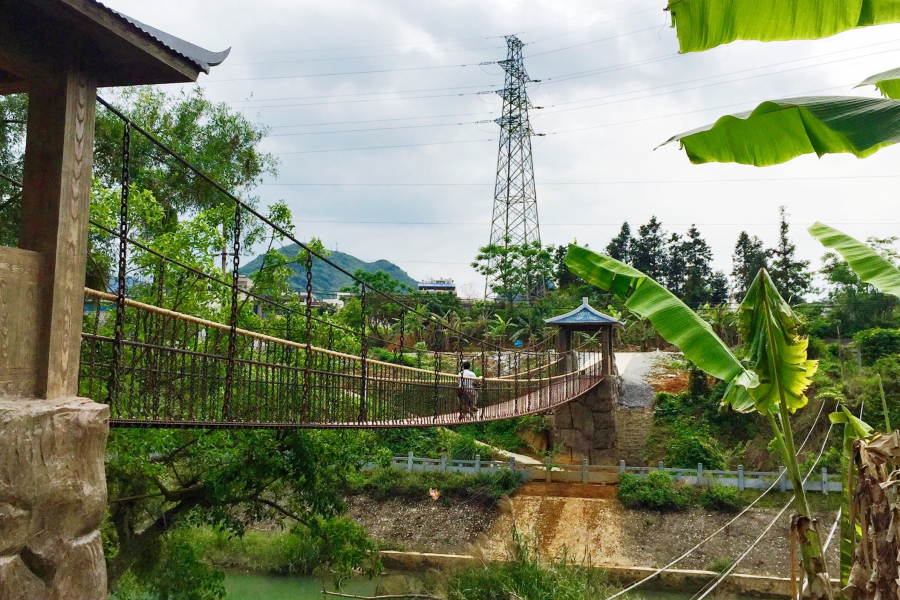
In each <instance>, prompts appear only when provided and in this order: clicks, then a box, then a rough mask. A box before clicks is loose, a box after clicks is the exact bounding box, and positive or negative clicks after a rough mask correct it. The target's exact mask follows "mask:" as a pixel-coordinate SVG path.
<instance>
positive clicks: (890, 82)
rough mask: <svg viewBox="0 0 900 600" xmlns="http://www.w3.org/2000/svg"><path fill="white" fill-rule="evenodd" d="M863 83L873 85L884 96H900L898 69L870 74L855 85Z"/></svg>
mask: <svg viewBox="0 0 900 600" xmlns="http://www.w3.org/2000/svg"><path fill="white" fill-rule="evenodd" d="M864 85H874V86H875V87H876V88H878V91H879V92H881V95H882V96H884V97H885V98H894V99H897V98H900V69H891V70H890V71H884V72H883V73H877V74H875V75H872V76H871V77H869V78H867V79H866V80H865V81H863V82H862V83H860V84H859V85H858V86H856V87H862V86H864Z"/></svg>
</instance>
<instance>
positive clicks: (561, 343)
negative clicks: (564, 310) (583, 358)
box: [556, 327, 577, 373]
mask: <svg viewBox="0 0 900 600" xmlns="http://www.w3.org/2000/svg"><path fill="white" fill-rule="evenodd" d="M574 338H575V332H574V331H572V330H571V329H569V328H568V327H560V328H559V332H558V333H557V337H556V351H557V352H559V353H560V354H561V355H562V356H563V363H562V364H563V371H562V372H563V373H571V372H572V371H574V370H575V369H576V368H577V367H576V366H575V356H574V354H572V349H573V348H574V345H575V343H574Z"/></svg>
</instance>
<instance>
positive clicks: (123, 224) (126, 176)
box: [107, 122, 131, 406]
mask: <svg viewBox="0 0 900 600" xmlns="http://www.w3.org/2000/svg"><path fill="white" fill-rule="evenodd" d="M130 164H131V123H128V122H126V123H125V124H124V129H123V132H122V177H121V185H122V196H121V200H120V204H119V277H118V288H119V289H118V290H116V324H115V333H114V334H113V335H114V338H113V352H112V354H113V355H112V365H113V367H112V372H111V373H110V383H109V388H108V389H107V397H108V400H107V402H108V404H110V405H111V406H112V405H113V404H114V403H115V402H116V400H118V398H119V391H120V390H119V388H120V384H121V380H120V377H119V375H120V371H121V360H122V340H123V338H124V337H125V285H126V284H125V272H126V271H125V268H126V266H127V265H126V263H127V261H128V242H127V239H128V193H129V190H130V188H131V169H130Z"/></svg>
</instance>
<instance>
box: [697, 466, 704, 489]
mask: <svg viewBox="0 0 900 600" xmlns="http://www.w3.org/2000/svg"><path fill="white" fill-rule="evenodd" d="M697 485H703V463H697Z"/></svg>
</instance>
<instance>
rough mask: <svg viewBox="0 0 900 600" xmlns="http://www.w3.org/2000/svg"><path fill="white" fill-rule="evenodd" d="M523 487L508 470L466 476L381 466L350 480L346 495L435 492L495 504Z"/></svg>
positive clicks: (413, 496) (417, 496)
mask: <svg viewBox="0 0 900 600" xmlns="http://www.w3.org/2000/svg"><path fill="white" fill-rule="evenodd" d="M521 484H522V477H521V476H520V475H518V474H516V473H513V472H511V471H509V470H507V469H503V470H500V471H498V472H497V473H493V474H488V473H486V474H483V475H466V474H462V473H444V472H440V471H424V472H416V471H413V472H410V471H407V470H405V469H397V468H394V467H382V468H378V469H372V470H369V471H361V472H359V473H357V474H356V475H355V476H354V477H353V478H352V479H350V480H349V481H348V483H347V487H346V489H345V490H344V492H345V493H347V494H348V495H363V494H364V495H366V496H368V497H370V498H372V499H373V500H387V499H390V498H405V499H407V500H427V499H429V498H430V495H429V493H430V490H432V489H434V490H437V491H438V492H440V494H441V498H445V499H446V498H452V499H455V500H466V501H468V500H472V501H476V502H478V503H480V504H484V505H492V504H494V503H495V502H497V500H499V499H500V498H502V497H503V496H507V495H510V494H512V493H513V492H515V491H516V490H517V489H518V488H519V486H520V485H521Z"/></svg>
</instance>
